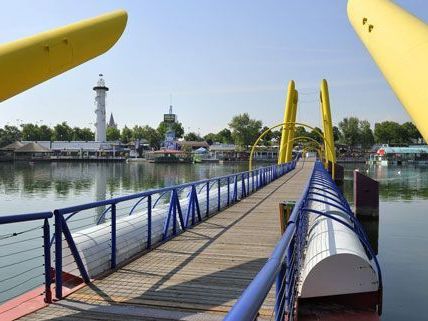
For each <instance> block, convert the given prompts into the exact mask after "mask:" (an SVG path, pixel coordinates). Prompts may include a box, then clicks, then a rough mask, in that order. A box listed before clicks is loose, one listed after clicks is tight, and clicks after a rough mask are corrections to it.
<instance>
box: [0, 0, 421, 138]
mask: <svg viewBox="0 0 428 321" xmlns="http://www.w3.org/2000/svg"><path fill="white" fill-rule="evenodd" d="M396 2H397V3H398V4H400V5H401V6H403V7H404V8H406V9H407V10H409V11H411V12H412V13H414V14H416V15H417V16H419V17H420V18H421V19H423V20H424V21H428V2H427V1H425V0H400V1H396ZM1 6H2V10H1V12H0V30H1V32H0V43H4V42H8V41H13V40H15V39H18V38H22V37H25V36H30V35H33V34H35V33H38V32H41V31H45V30H48V29H51V28H55V27H59V26H62V25H65V24H68V23H72V22H75V21H78V20H80V19H85V18H89V17H93V16H97V15H99V14H102V13H105V12H108V11H111V10H115V9H125V10H126V11H127V12H128V24H127V27H126V30H125V32H124V34H123V35H122V37H121V39H119V41H118V42H117V44H116V45H115V46H114V47H113V48H112V49H111V50H110V51H108V52H106V53H105V54H104V55H102V56H99V57H97V58H95V59H93V60H91V61H89V62H87V63H85V64H83V65H81V66H79V67H76V68H75V69H73V70H71V71H69V72H66V73H64V74H62V75H60V76H57V77H55V78H53V79H51V80H49V81H47V82H45V83H43V84H40V85H38V86H36V87H33V88H32V89H30V90H28V91H26V92H24V93H22V94H20V95H17V96H15V97H13V98H10V99H8V100H6V101H4V102H2V103H0V113H1V116H2V117H0V126H4V125H6V124H10V125H17V124H20V123H29V122H31V123H38V124H46V125H50V126H53V125H55V124H57V123H59V122H62V121H67V123H68V124H69V125H71V126H81V127H90V128H92V129H94V126H93V123H94V122H95V113H94V110H95V106H94V96H95V95H94V91H93V90H92V87H93V86H94V85H95V84H96V82H97V80H98V74H99V73H103V74H104V78H105V81H106V84H107V86H108V87H109V88H110V91H109V92H108V97H107V103H106V109H107V119H108V117H109V115H110V113H111V112H112V113H113V115H114V118H115V121H116V122H117V123H118V126H119V127H120V128H121V127H123V126H124V125H127V126H128V127H132V126H134V125H136V124H138V125H146V124H148V125H150V126H153V127H156V126H157V125H158V124H159V122H160V121H161V120H162V117H163V113H166V112H167V111H168V107H169V105H170V101H172V104H173V106H174V112H175V113H176V114H177V115H178V119H179V121H180V122H182V124H183V126H184V129H185V131H194V132H197V133H200V134H206V133H209V132H217V131H219V130H221V129H222V128H224V127H227V124H228V123H229V122H230V120H231V118H232V117H233V116H234V115H237V114H240V113H244V112H248V113H249V114H250V116H251V117H253V118H256V119H259V120H262V121H263V123H264V124H265V125H268V126H269V125H275V124H278V123H280V122H281V121H282V118H283V112H284V102H285V94H286V88H287V84H288V82H289V80H291V79H293V80H295V82H296V89H297V90H299V98H300V100H299V107H298V116H297V118H298V120H299V121H302V122H307V123H309V124H312V125H316V126H319V124H320V117H321V116H320V112H319V103H318V95H319V85H320V81H321V79H323V78H325V79H327V81H328V83H329V89H330V100H331V108H332V116H333V122H334V123H336V124H337V123H338V122H339V121H340V120H342V119H343V118H344V117H349V116H357V117H359V118H360V119H366V120H368V121H370V123H372V124H374V123H375V122H379V121H383V120H393V121H397V122H400V123H402V122H405V121H408V120H409V117H408V115H407V113H406V112H405V110H404V109H403V107H402V106H401V104H400V102H399V101H398V100H397V98H396V96H395V94H394V93H393V92H392V90H391V89H390V87H389V85H388V84H387V82H386V81H385V80H384V78H383V76H382V75H381V73H380V71H379V70H378V68H377V67H376V65H375V63H374V62H373V61H372V59H371V57H370V56H369V54H368V52H367V51H366V49H365V47H364V46H363V44H362V43H361V42H360V40H359V39H358V37H357V35H356V34H355V32H354V31H353V29H352V27H351V25H350V23H349V22H348V18H347V14H346V0H315V1H314V0H299V1H291V0H263V1H255V0H253V1H248V0H245V1H244V0H234V1H230V0H228V1H226V0H216V1H211V0H182V1H177V0H163V1H159V0H152V1H105V0H104V1H76V0H73V1H69V0H62V1H57V0H38V1H32V0H31V1H30V0H27V1H23V0H17V1H5V0H2V1H1ZM0 88H1V85H0Z"/></svg>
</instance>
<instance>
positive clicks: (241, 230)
mask: <svg viewBox="0 0 428 321" xmlns="http://www.w3.org/2000/svg"><path fill="white" fill-rule="evenodd" d="M313 166H314V163H313V162H311V161H306V162H303V161H301V162H299V163H298V164H297V166H296V168H295V170H293V171H291V172H289V173H288V174H286V175H284V176H283V177H281V178H279V179H277V180H275V181H273V182H272V183H270V184H269V185H267V186H265V187H264V188H262V189H260V190H259V191H257V192H255V193H254V194H253V195H251V196H249V197H247V198H245V199H243V200H241V201H240V202H238V203H237V204H235V205H233V206H231V207H229V208H227V209H225V210H223V211H222V212H220V213H218V214H216V215H214V216H213V217H211V218H209V219H208V220H206V221H204V222H202V223H200V224H198V225H196V226H194V227H193V228H191V229H189V230H187V231H185V232H184V233H182V234H181V235H179V236H177V237H175V238H174V239H172V240H170V241H168V242H166V243H164V244H162V245H160V246H158V247H157V248H155V249H154V250H152V251H151V252H148V253H147V254H145V255H143V256H141V257H139V258H138V259H136V260H134V261H132V262H131V263H128V264H127V265H125V266H122V267H121V268H119V269H118V270H117V271H115V272H114V273H111V274H109V275H107V276H105V277H103V278H101V279H98V280H96V281H94V282H93V283H92V284H89V285H87V286H84V287H83V288H81V289H80V290H77V291H76V292H74V293H72V294H70V295H69V296H68V297H67V298H65V299H63V300H61V301H59V302H57V303H54V304H51V305H49V306H48V307H46V308H43V309H41V310H39V311H36V312H35V313H32V314H30V315H28V316H25V317H23V318H21V319H20V320H221V319H222V318H223V317H224V315H225V314H226V312H227V311H229V310H230V308H231V307H232V305H233V304H234V303H235V302H236V300H237V299H238V298H239V296H240V295H241V293H242V292H243V291H244V290H245V288H246V287H247V286H248V284H249V283H250V282H251V280H252V279H253V278H254V276H255V275H256V274H257V272H258V271H259V270H260V269H261V268H262V267H263V265H264V264H265V262H266V260H267V259H268V257H269V256H270V255H271V252H272V250H273V248H274V246H275V245H276V243H277V242H278V240H279V238H280V230H279V218H278V203H280V202H281V201H284V200H297V199H298V198H299V197H300V195H301V193H302V191H303V187H304V185H305V183H306V181H307V180H308V178H309V175H310V173H311V171H312V167H313ZM273 296H274V291H271V293H270V294H269V296H268V298H267V300H266V302H265V303H264V305H263V307H262V309H261V311H260V313H261V317H262V318H263V317H266V319H270V316H271V315H273V307H274V297H273Z"/></svg>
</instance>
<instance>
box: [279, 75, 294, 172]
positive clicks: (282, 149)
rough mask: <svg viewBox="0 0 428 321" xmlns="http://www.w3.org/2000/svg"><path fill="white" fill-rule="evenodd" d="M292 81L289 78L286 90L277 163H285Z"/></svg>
mask: <svg viewBox="0 0 428 321" xmlns="http://www.w3.org/2000/svg"><path fill="white" fill-rule="evenodd" d="M294 86H295V85H294V81H293V80H290V82H289V83H288V90H287V98H286V101H285V110H284V125H283V126H282V133H281V142H280V144H279V154H278V164H283V163H285V154H286V148H287V142H288V135H289V132H290V130H289V128H290V122H291V116H292V109H293V101H294V98H293V96H294V91H295V89H294Z"/></svg>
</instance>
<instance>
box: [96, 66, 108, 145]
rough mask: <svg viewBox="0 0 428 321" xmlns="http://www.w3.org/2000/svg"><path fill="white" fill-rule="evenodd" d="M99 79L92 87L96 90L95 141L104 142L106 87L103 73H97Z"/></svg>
mask: <svg viewBox="0 0 428 321" xmlns="http://www.w3.org/2000/svg"><path fill="white" fill-rule="evenodd" d="M99 76H100V79H99V80H98V82H97V85H96V86H95V87H94V88H93V89H94V90H95V92H96V96H95V104H96V105H97V109H95V114H96V115H97V121H96V123H95V127H96V130H95V141H97V142H105V141H106V96H107V91H108V87H106V85H105V82H104V79H103V78H102V77H103V75H102V74H99Z"/></svg>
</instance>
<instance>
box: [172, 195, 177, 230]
mask: <svg viewBox="0 0 428 321" xmlns="http://www.w3.org/2000/svg"><path fill="white" fill-rule="evenodd" d="M175 194H176V190H175V189H174V190H172V235H177V204H176V203H177V200H176V197H175Z"/></svg>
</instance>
